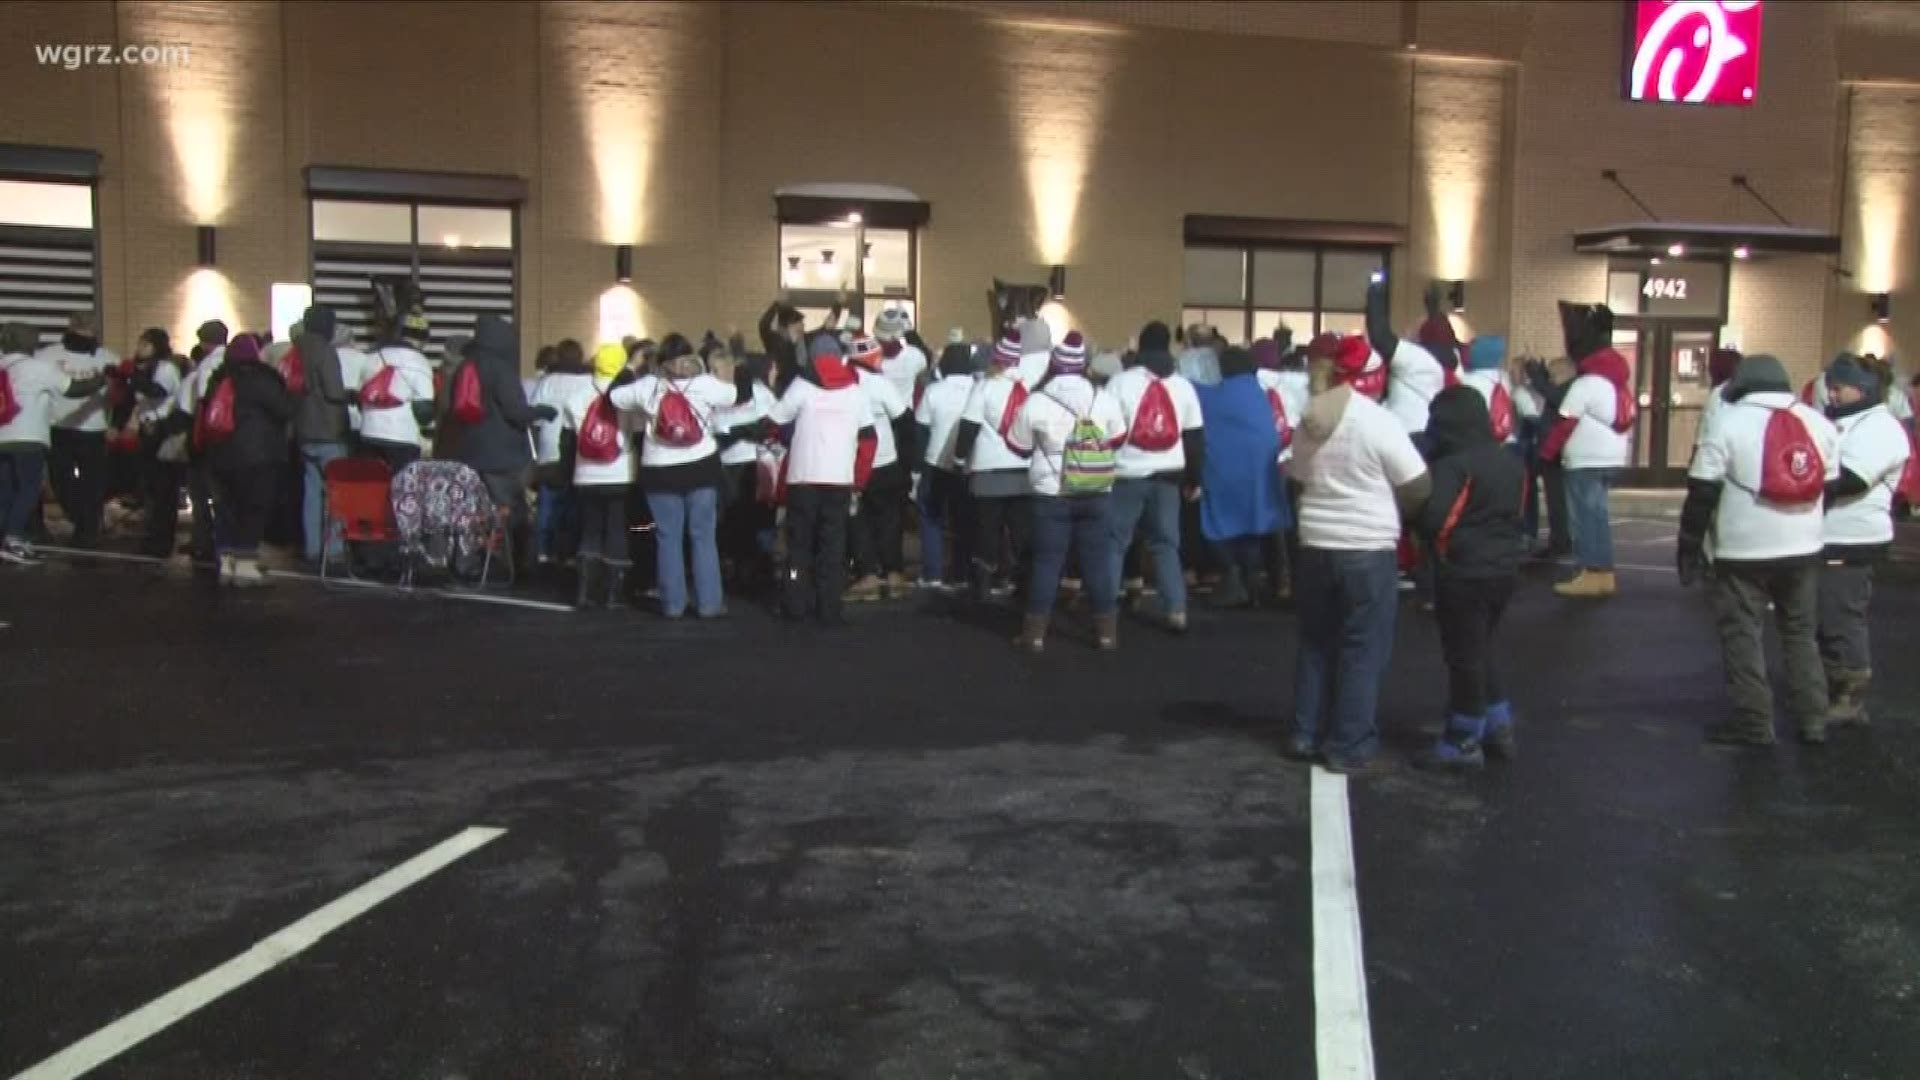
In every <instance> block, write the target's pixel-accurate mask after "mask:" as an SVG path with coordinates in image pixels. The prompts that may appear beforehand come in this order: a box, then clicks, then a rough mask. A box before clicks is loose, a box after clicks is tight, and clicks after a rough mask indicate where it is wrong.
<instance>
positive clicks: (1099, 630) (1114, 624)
mask: <svg viewBox="0 0 1920 1080" xmlns="http://www.w3.org/2000/svg"><path fill="white" fill-rule="evenodd" d="M1093 644H1094V647H1095V648H1097V649H1099V650H1100V651H1101V652H1112V651H1113V650H1115V649H1117V648H1119V647H1120V617H1119V616H1118V615H1095V616H1094V617H1093Z"/></svg>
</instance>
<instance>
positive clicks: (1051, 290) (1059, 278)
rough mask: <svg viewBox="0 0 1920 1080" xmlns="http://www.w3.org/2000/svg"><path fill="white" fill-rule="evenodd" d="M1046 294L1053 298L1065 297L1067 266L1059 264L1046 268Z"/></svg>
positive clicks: (1061, 298)
mask: <svg viewBox="0 0 1920 1080" xmlns="http://www.w3.org/2000/svg"><path fill="white" fill-rule="evenodd" d="M1047 295H1049V296H1051V297H1052V298H1053V299H1055V300H1065V299H1066V298H1067V268H1066V267H1065V266H1061V265H1059V264H1057V263H1056V264H1055V265H1054V266H1052V267H1050V268H1048V270H1047Z"/></svg>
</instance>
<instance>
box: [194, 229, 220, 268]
mask: <svg viewBox="0 0 1920 1080" xmlns="http://www.w3.org/2000/svg"><path fill="white" fill-rule="evenodd" d="M193 234H194V246H195V248H196V249H197V251H198V255H199V265H201V266H212V265H214V263H215V261H216V260H215V255H216V254H217V253H216V252H215V250H214V230H213V226H211V225H202V226H200V227H199V228H196V229H195V230H194V231H193Z"/></svg>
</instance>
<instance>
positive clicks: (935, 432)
mask: <svg viewBox="0 0 1920 1080" xmlns="http://www.w3.org/2000/svg"><path fill="white" fill-rule="evenodd" d="M954 333H955V334H956V335H957V334H959V331H957V330H956V331H954ZM974 357H975V353H974V348H973V346H972V345H971V344H969V343H968V342H967V341H966V340H965V339H964V338H960V337H956V338H954V339H952V340H949V341H948V343H947V347H946V349H944V350H942V352H941V353H940V377H939V378H938V379H936V380H934V381H933V382H932V383H930V384H928V386H927V389H926V392H925V393H924V394H921V395H920V404H919V405H917V406H916V407H915V408H914V412H913V415H914V421H915V423H916V424H917V425H918V427H919V429H920V436H919V443H920V446H921V461H920V583H921V584H922V585H924V586H926V587H928V588H941V587H943V586H944V584H945V583H946V582H948V581H954V582H958V581H960V580H962V579H963V578H964V577H965V576H966V574H967V573H968V569H967V568H968V567H969V566H971V565H972V561H973V534H972V528H973V496H972V495H970V494H969V493H968V492H967V474H966V470H965V469H964V468H963V467H962V466H961V465H960V463H959V462H958V461H957V460H956V459H955V457H954V451H955V448H956V447H957V446H958V444H959V441H960V420H961V418H962V417H963V416H965V415H966V411H967V402H968V401H969V400H970V399H971V398H972V397H973V388H974V386H975V384H976V382H977V380H976V379H975V377H974V376H975V369H974ZM948 528H952V529H953V568H952V573H951V575H949V573H948V569H947V542H946V541H947V537H946V530H947V529H948Z"/></svg>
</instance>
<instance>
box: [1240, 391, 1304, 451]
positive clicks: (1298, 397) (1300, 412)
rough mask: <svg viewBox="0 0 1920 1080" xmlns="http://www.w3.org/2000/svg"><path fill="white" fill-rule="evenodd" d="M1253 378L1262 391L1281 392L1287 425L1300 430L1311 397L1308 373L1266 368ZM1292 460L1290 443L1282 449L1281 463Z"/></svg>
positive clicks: (1281, 405)
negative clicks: (1301, 420)
mask: <svg viewBox="0 0 1920 1080" xmlns="http://www.w3.org/2000/svg"><path fill="white" fill-rule="evenodd" d="M1253 377H1254V378H1255V379H1256V380H1257V381H1258V382H1259V383H1260V389H1261V390H1263V391H1266V390H1278V391H1279V392H1280V407H1281V408H1283V409H1285V410H1287V423H1288V424H1290V425H1292V426H1293V427H1295V428H1298V427H1299V426H1300V418H1301V417H1303V416H1305V415H1306V414H1307V399H1308V397H1309V394H1308V389H1307V387H1308V384H1307V373H1306V372H1304V371H1270V370H1268V369H1266V368H1261V369H1260V370H1258V371H1256V372H1254V373H1253ZM1292 458H1293V444H1292V443H1288V444H1287V445H1286V446H1283V447H1281V448H1280V458H1279V460H1280V461H1283V462H1284V461H1289V460H1291V459H1292Z"/></svg>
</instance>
